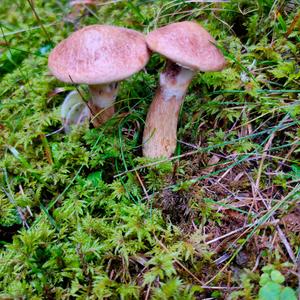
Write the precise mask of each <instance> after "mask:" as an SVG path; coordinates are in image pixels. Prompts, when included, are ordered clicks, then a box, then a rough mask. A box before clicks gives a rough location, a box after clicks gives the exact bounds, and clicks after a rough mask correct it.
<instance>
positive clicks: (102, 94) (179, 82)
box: [48, 21, 225, 158]
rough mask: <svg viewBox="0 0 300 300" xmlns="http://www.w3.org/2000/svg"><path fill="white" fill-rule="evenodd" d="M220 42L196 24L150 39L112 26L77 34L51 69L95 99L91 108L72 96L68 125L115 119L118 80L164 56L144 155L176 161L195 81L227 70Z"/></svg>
mask: <svg viewBox="0 0 300 300" xmlns="http://www.w3.org/2000/svg"><path fill="white" fill-rule="evenodd" d="M215 43H216V42H215V40H214V38H213V37H212V36H211V35H210V34H209V33H208V32H207V31H206V30H205V29H204V28H203V27H201V26H200V25H199V24H197V23H196V22H191V21H184V22H178V23H173V24H170V25H167V26H164V27H161V28H159V29H157V30H154V31H152V32H150V33H149V34H148V35H147V37H144V35H143V34H141V33H139V32H137V31H134V30H130V29H126V28H121V27H116V26H110V25H92V26H87V27H85V28H83V29H81V30H78V31H76V32H74V33H73V34H71V35H70V36H69V37H68V38H67V39H65V40H63V41H62V42H60V43H59V44H58V45H57V46H56V47H55V48H54V49H53V50H52V52H51V54H50V56H49V61H48V66H49V69H50V71H51V72H52V74H53V75H54V76H56V77H57V78H58V79H60V80H61V81H64V82H68V83H78V84H82V83H83V84H87V85H88V86H89V89H90V94H91V100H90V101H89V102H88V104H87V105H86V104H83V102H82V100H78V97H79V95H73V98H74V97H75V96H76V97H75V98H76V99H77V103H76V105H75V102H76V101H75V102H74V101H73V100H72V101H73V102H72V101H71V100H70V99H69V100H68V99H67V98H68V97H67V98H66V100H65V102H68V103H64V104H63V107H64V113H63V117H66V116H68V118H69V120H68V121H67V122H65V123H67V125H68V126H70V125H71V124H69V123H70V122H71V123H72V122H74V123H73V124H75V122H77V123H76V124H78V123H80V122H82V120H84V119H86V118H89V114H91V116H92V123H93V125H94V126H95V127H98V126H100V125H101V124H103V123H104V122H105V121H107V120H108V119H110V118H111V117H112V115H113V114H114V101H115V99H116V96H117V92H118V82H119V81H121V80H123V79H126V78H128V77H130V76H131V75H133V74H134V73H136V72H138V71H140V70H141V69H142V68H143V67H144V66H145V65H146V63H147V62H148V60H149V52H150V51H149V50H151V51H153V52H157V53H159V54H161V55H163V56H164V57H165V58H166V59H167V62H166V67H165V70H164V71H163V72H162V73H161V74H160V81H159V88H158V90H157V92H156V94H155V97H154V99H153V102H152V103H151V105H150V108H149V111H148V114H147V118H146V123H145V129H144V134H143V154H144V156H146V157H151V158H155V157H162V156H163V157H170V156H171V155H172V154H173V152H174V151H175V148H176V141H177V133H176V132H177V122H178V114H179V110H180V106H181V104H182V103H183V101H184V97H185V94H186V92H187V89H188V86H189V84H190V82H191V80H192V78H193V77H194V75H195V74H196V72H198V71H201V72H206V71H219V70H222V69H223V68H224V66H225V59H224V56H223V55H222V53H221V52H220V50H219V49H218V48H217V47H216V45H215ZM70 103H73V106H74V107H73V106H72V104H70ZM75 106H76V108H75ZM66 131H69V129H68V128H67V130H66Z"/></svg>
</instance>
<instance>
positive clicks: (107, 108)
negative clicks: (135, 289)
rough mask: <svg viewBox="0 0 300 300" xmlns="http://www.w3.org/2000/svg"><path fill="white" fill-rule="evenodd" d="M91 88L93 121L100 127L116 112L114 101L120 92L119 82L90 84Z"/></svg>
mask: <svg viewBox="0 0 300 300" xmlns="http://www.w3.org/2000/svg"><path fill="white" fill-rule="evenodd" d="M89 89H90V93H91V96H92V97H91V100H90V101H89V102H88V106H89V108H90V110H91V113H92V115H93V117H92V123H93V125H94V126H95V127H99V126H100V125H101V124H103V123H104V122H106V121H107V120H108V119H110V118H111V117H112V116H113V114H114V113H115V108H114V103H115V99H116V97H117V93H118V83H117V82H112V83H108V84H98V85H90V86H89Z"/></svg>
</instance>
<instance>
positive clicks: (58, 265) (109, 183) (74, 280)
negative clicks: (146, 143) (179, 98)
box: [0, 0, 300, 299]
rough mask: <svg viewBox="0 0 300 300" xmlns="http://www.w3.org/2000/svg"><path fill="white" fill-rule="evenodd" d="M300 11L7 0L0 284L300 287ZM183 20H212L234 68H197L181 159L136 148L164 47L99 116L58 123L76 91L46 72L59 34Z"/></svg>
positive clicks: (151, 292) (31, 290)
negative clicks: (109, 112)
mask: <svg viewBox="0 0 300 300" xmlns="http://www.w3.org/2000/svg"><path fill="white" fill-rule="evenodd" d="M29 2H30V4H32V5H34V11H35V14H34V13H33V7H32V5H29ZM292 2H293V1H290V2H289V7H290V5H292V4H293V3H292ZM298 15H299V11H297V10H296V9H295V10H290V9H289V8H287V6H286V5H285V3H284V2H283V1H251V2H250V3H249V1H231V2H230V3H199V2H192V1H185V2H183V1H138V0H135V1H114V2H110V1H108V2H101V1H99V2H97V1H95V5H94V6H93V5H92V6H89V5H80V6H77V7H74V6H71V5H70V3H69V2H68V1H62V2H59V3H58V2H57V1H54V0H51V1H47V3H45V1H34V2H33V1H29V0H28V1H25V0H22V1H18V2H16V3H11V1H6V0H4V1H2V2H1V7H0V17H1V18H0V19H1V23H0V80H1V82H0V99H1V102H0V157H1V159H0V168H1V172H0V297H4V298H13V299H18V298H23V297H25V298H28V299H39V298H47V299H68V298H82V299H87V298H89V299H97V298H99V299H103V298H110V299H119V298H121V299H141V298H145V299H150V298H151V299H172V298H174V299H195V298H205V297H206V298H207V297H213V298H219V299H224V298H229V299H252V298H255V297H261V299H264V298H262V297H263V296H261V295H264V293H265V292H266V290H267V291H268V288H269V287H270V286H271V287H272V286H273V289H274V290H275V289H277V290H276V291H277V292H278V295H279V294H280V293H281V292H282V291H283V289H285V291H286V289H287V290H288V291H289V293H295V291H296V289H297V286H298V282H299V276H298V275H297V274H298V273H299V270H298V269H297V268H298V267H297V263H298V261H299V246H300V245H299V235H300V224H299V178H300V177H299V174H300V171H299V138H300V137H299V113H300V109H299V108H300V104H299V103H300V102H299V101H300V99H299V61H298V60H297V56H299V47H298V46H299V37H298V36H299V29H298V27H297V26H295V25H294V24H295V22H297V16H298ZM37 16H38V17H37ZM180 20H197V21H199V22H200V23H201V24H203V26H204V27H206V28H207V29H208V30H209V31H210V32H211V33H212V35H213V36H215V37H216V39H217V40H218V43H219V46H220V48H221V49H222V51H223V52H224V54H225V56H226V58H227V60H228V66H227V68H226V69H225V70H223V71H222V72H219V73H206V74H201V75H199V76H198V77H197V78H195V79H194V80H193V83H192V84H191V87H190V89H189V92H188V96H187V98H186V104H185V106H184V107H183V108H182V111H181V113H180V120H181V121H180V123H179V128H178V146H177V150H176V153H175V156H174V157H172V158H171V159H168V160H163V161H161V160H157V161H149V160H147V159H145V158H142V157H141V142H142V132H143V126H144V120H145V116H146V114H147V109H148V107H149V105H150V102H151V100H152V97H153V93H154V91H155V88H156V83H157V80H158V74H159V70H160V69H161V68H163V59H162V58H160V57H159V56H158V55H153V56H152V58H151V60H150V62H149V64H148V65H147V68H146V71H145V72H141V73H139V74H136V75H135V76H133V77H132V78H131V79H129V80H128V81H125V82H124V83H122V85H121V87H120V94H119V96H118V99H117V109H118V112H117V113H116V115H115V117H114V118H113V119H112V120H110V121H109V122H107V123H106V124H105V125H104V126H103V127H101V128H98V129H93V128H91V126H90V128H89V127H88V126H85V127H84V126H83V127H79V128H76V130H73V131H72V133H71V134H70V135H64V134H62V133H55V134H53V133H54V132H55V131H56V130H57V129H59V128H60V127H61V121H60V116H59V107H60V104H61V103H62V101H63V99H64V96H65V95H66V94H67V93H68V92H69V91H70V90H71V89H73V87H72V86H67V85H65V84H63V83H61V82H58V81H57V80H55V79H54V78H53V77H52V76H49V73H48V70H47V56H48V53H49V51H50V50H51V48H52V47H53V45H54V44H56V43H57V42H58V41H60V40H61V39H62V38H64V37H66V36H67V35H68V34H69V33H71V32H72V31H73V30H75V29H77V28H80V27H82V26H85V25H89V24H95V23H109V24H114V25H118V26H126V27H130V28H134V29H137V30H140V31H143V32H145V33H147V32H148V31H150V30H152V29H154V28H156V27H159V26H162V25H165V24H167V23H170V22H175V21H180ZM42 25H43V26H42ZM49 37H50V38H49ZM49 39H51V40H49ZM81 88H82V90H83V92H84V89H85V88H86V87H84V86H82V87H81ZM266 274H267V275H266ZM272 274H273V277H272ZM274 274H277V277H276V276H275V275H274ZM278 274H280V276H279V275H278ZM267 276H269V277H268V280H267V281H266V280H265V281H263V280H262V279H266V277H267ZM274 276H275V277H274ZM282 278H284V283H283V281H282ZM278 280H279V281H280V282H279V281H278ZM274 284H275V285H276V284H277V285H276V287H275V285H274ZM271 292H272V289H271ZM289 295H291V294H289Z"/></svg>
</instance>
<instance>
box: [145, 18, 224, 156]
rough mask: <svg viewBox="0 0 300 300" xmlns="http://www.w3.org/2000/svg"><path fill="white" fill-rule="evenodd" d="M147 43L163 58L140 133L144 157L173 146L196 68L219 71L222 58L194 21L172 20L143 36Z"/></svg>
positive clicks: (164, 153)
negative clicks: (162, 68)
mask: <svg viewBox="0 0 300 300" xmlns="http://www.w3.org/2000/svg"><path fill="white" fill-rule="evenodd" d="M146 41H147V44H148V47H149V48H150V49H151V50H152V51H154V52H158V53H160V54H162V55H163V56H165V57H166V58H167V64H166V68H165V70H164V71H163V72H162V73H161V74H160V86H159V88H158V90H157V92H156V94H155V97H154V99H153V101H152V103H151V105H150V108H149V111H148V114H147V118H146V123H145V130H144V135H143V154H144V156H146V157H160V156H165V157H169V156H171V155H172V153H173V152H174V150H175V148H176V139H177V137H176V136H177V133H176V131H177V123H178V114H179V109H180V106H181V104H182V102H183V101H184V97H185V94H186V91H187V89H188V86H189V84H190V82H191V80H192V78H193V76H194V75H195V73H196V71H203V72H204V71H219V70H222V69H223V68H224V67H225V59H224V56H223V55H222V53H221V51H220V50H219V49H218V48H217V47H216V46H215V43H216V42H215V40H214V38H213V37H212V36H211V35H210V34H209V33H208V32H207V31H206V30H205V29H204V28H203V27H201V26H200V25H199V24H197V23H196V22H189V21H185V22H179V23H173V24H170V25H167V26H164V27H161V28H158V29H157V30H154V31H153V32H150V33H149V34H148V36H147V37H146Z"/></svg>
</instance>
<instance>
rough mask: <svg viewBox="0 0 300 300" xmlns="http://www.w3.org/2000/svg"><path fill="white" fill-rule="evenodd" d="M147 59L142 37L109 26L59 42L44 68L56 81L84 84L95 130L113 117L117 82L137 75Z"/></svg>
mask: <svg viewBox="0 0 300 300" xmlns="http://www.w3.org/2000/svg"><path fill="white" fill-rule="evenodd" d="M148 59H149V51H148V48H147V45H146V42H145V38H144V35H143V34H141V33H139V32H137V31H135V30H131V29H126V28H121V27H116V26H111V25H91V26H86V27H84V28H82V29H80V30H78V31H76V32H74V33H72V34H71V35H70V36H69V37H68V38H66V39H65V40H63V41H61V42H60V43H59V44H58V45H57V46H56V47H55V48H54V49H53V50H52V52H51V53H50V55H49V59H48V67H49V69H50V71H51V72H52V74H53V75H54V76H55V77H57V78H58V79H59V80H61V81H63V82H67V83H78V84H88V85H89V89H90V93H91V100H90V101H89V103H88V106H89V108H90V109H91V113H92V115H94V118H93V120H92V122H93V124H94V126H95V127H98V126H100V125H101V124H102V123H104V122H105V121H106V120H108V119H109V118H111V117H112V115H113V114H114V101H115V98H116V96H117V92H118V82H119V81H121V80H123V79H125V78H128V77H130V76H131V75H132V74H134V73H136V72H138V71H140V70H141V69H142V68H143V67H144V66H145V65H146V63H147V61H148Z"/></svg>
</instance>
